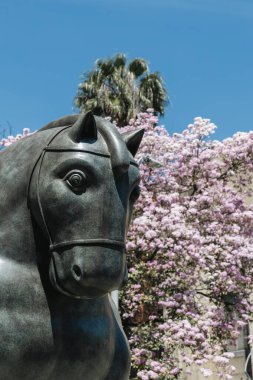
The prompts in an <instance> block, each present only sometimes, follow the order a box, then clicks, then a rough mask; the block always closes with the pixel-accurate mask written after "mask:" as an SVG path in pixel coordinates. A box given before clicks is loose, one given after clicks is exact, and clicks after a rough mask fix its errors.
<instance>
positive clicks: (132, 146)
mask: <svg viewBox="0 0 253 380" xmlns="http://www.w3.org/2000/svg"><path fill="white" fill-rule="evenodd" d="M143 134H144V128H141V129H136V130H135V131H129V132H125V133H122V135H121V136H122V138H123V140H124V141H125V143H126V146H127V149H128V150H129V152H131V153H132V155H133V156H135V155H136V153H137V150H138V148H139V146H140V143H141V140H142V137H143Z"/></svg>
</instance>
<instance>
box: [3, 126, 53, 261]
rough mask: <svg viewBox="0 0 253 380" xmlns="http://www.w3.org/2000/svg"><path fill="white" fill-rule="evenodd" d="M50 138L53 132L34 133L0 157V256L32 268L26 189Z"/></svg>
mask: <svg viewBox="0 0 253 380" xmlns="http://www.w3.org/2000/svg"><path fill="white" fill-rule="evenodd" d="M50 134H52V131H45V132H40V133H39V134H37V133H36V134H34V135H31V136H29V137H27V138H25V139H23V140H20V141H19V142H17V143H14V144H13V145H12V146H10V147H9V148H7V149H6V150H4V151H2V152H1V153H0V181H1V186H2V191H1V193H0V246H1V252H0V254H1V256H2V257H6V258H8V259H11V260H15V261H17V262H22V263H29V264H32V263H35V261H36V257H35V255H34V252H35V242H34V233H33V225H32V218H31V213H30V210H29V209H28V206H27V185H28V181H29V179H30V175H31V170H32V168H33V166H34V164H35V162H36V159H37V157H38V156H39V154H40V152H41V150H42V149H43V146H44V145H45V144H46V141H47V140H48V136H49V135H50Z"/></svg>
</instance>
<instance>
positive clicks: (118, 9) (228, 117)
mask: <svg viewBox="0 0 253 380" xmlns="http://www.w3.org/2000/svg"><path fill="white" fill-rule="evenodd" d="M0 49H1V59H0V124H1V128H3V127H5V128H7V121H9V123H10V124H11V125H12V126H13V129H14V131H13V132H14V133H18V132H20V131H21V130H22V128H24V127H29V128H31V129H32V130H35V129H38V128H40V127H41V126H42V125H43V124H46V123H47V122H49V121H51V120H54V119H56V118H58V117H60V116H63V115H66V114H70V113H72V112H73V110H72V107H73V98H74V95H75V92H76V89H77V86H78V83H79V82H80V75H81V73H82V72H83V71H86V70H89V69H90V68H91V67H92V65H93V62H94V61H95V60H96V59H97V58H98V57H107V56H111V55H113V54H115V53H117V52H124V53H127V54H128V56H129V58H134V57H136V56H140V57H144V58H146V59H147V60H148V61H149V62H150V69H151V71H156V70H158V71H160V72H161V74H162V76H163V78H164V80H165V84H166V87H167V89H168V92H169V94H170V100H171V106H170V107H168V108H167V112H166V117H165V118H164V119H163V120H162V123H163V124H165V125H166V128H167V129H168V130H169V131H170V132H171V133H172V132H175V131H181V130H183V129H184V128H185V126H186V125H187V124H188V123H190V122H191V121H192V119H193V117H194V116H203V117H208V118H211V119H212V121H213V122H215V123H216V124H217V125H218V132H217V138H219V139H221V138H224V137H227V136H230V135H232V134H233V133H235V132H236V131H239V130H240V131H248V130H250V129H253V121H252V119H253V0H155V1H154V0H33V1H32V0H0Z"/></svg>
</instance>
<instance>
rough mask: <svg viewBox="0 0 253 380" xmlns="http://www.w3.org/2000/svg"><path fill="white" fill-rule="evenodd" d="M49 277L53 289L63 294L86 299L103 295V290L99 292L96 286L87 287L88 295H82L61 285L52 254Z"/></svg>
mask: <svg viewBox="0 0 253 380" xmlns="http://www.w3.org/2000/svg"><path fill="white" fill-rule="evenodd" d="M49 278H50V281H51V284H52V286H53V287H54V289H55V290H57V291H58V292H60V293H62V294H64V295H65V296H68V297H71V298H76V299H83V300H85V299H86V300H88V299H92V298H100V297H103V296H104V295H105V293H104V292H102V293H101V291H99V289H97V288H93V289H91V288H90V289H89V293H90V295H89V296H87V295H83V294H76V293H74V292H71V291H70V290H67V289H66V288H65V287H64V286H63V285H61V281H60V278H59V276H58V274H57V267H56V263H55V260H54V256H53V255H52V258H51V260H50V264H49Z"/></svg>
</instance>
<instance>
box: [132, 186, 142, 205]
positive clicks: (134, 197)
mask: <svg viewBox="0 0 253 380" xmlns="http://www.w3.org/2000/svg"><path fill="white" fill-rule="evenodd" d="M140 194H141V189H140V186H135V187H134V188H133V190H132V192H131V194H130V200H131V201H132V202H135V201H137V199H138V198H139V196H140Z"/></svg>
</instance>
